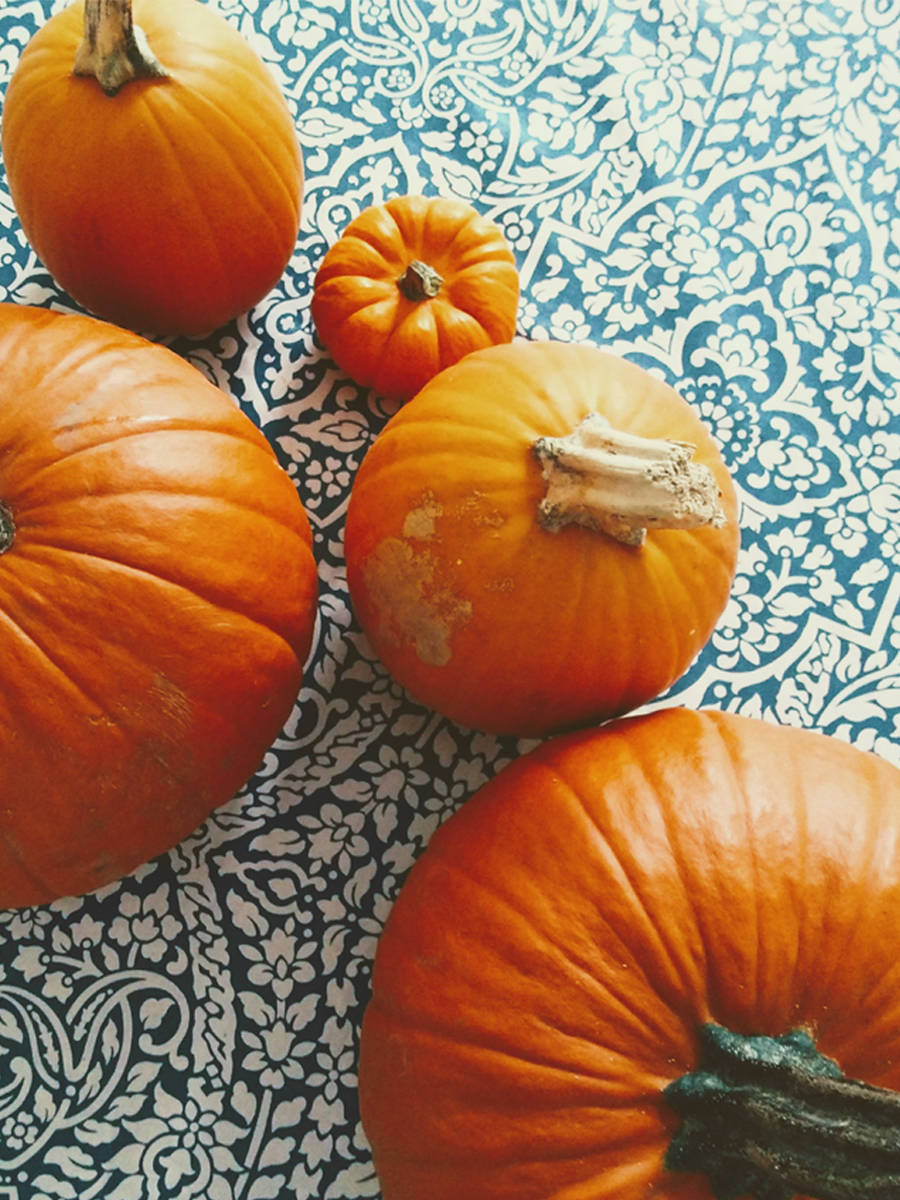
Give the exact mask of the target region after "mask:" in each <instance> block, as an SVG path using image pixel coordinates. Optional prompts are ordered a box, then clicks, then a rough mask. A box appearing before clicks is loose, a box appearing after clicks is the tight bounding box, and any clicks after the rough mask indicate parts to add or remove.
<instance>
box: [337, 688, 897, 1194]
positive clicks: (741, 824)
mask: <svg viewBox="0 0 900 1200" xmlns="http://www.w3.org/2000/svg"><path fill="white" fill-rule="evenodd" d="M898 928H900V773H898V771H897V770H896V768H894V767H892V766H891V765H889V764H888V763H886V762H884V761H881V760H879V759H877V758H876V757H874V756H873V755H869V754H865V753H863V752H862V751H859V750H856V749H854V748H853V747H851V746H849V745H847V744H845V743H843V742H839V741H837V740H836V739H829V738H826V737H824V736H822V735H819V734H813V733H809V732H805V731H800V730H794V729H783V728H778V727H776V726H773V725H769V724H767V723H765V722H762V721H758V720H754V719H751V718H742V717H735V716H728V715H724V714H720V713H715V712H700V713H695V712H689V711H686V710H678V709H672V710H664V711H660V712H657V713H654V714H652V715H650V716H643V717H632V718H628V719H625V720H622V721H618V722H613V723H612V724H610V725H608V726H606V727H605V728H604V729H602V730H599V731H598V730H592V731H588V732H581V733H577V734H570V735H567V736H565V737H562V738H558V739H555V740H551V741H550V742H547V743H545V744H544V745H542V746H541V747H540V748H539V749H538V750H536V751H534V752H532V753H531V754H529V755H527V756H525V757H523V758H522V759H520V760H518V761H516V762H515V763H514V764H512V765H511V766H509V767H507V768H506V769H504V770H503V771H502V772H501V773H500V774H499V775H498V776H497V777H495V779H494V780H493V781H491V782H490V783H489V784H487V785H486V786H485V787H484V788H483V789H482V790H481V791H480V793H479V794H477V795H476V796H475V797H473V798H472V799H471V800H470V801H468V802H467V803H466V805H465V806H464V807H463V808H462V809H461V810H460V811H459V812H458V813H457V814H456V815H454V816H453V817H451V819H450V820H449V821H448V822H447V823H446V824H445V825H444V826H443V827H442V828H441V829H440V830H439V831H438V832H437V833H436V834H435V836H434V838H433V839H432V841H431V843H430V845H429V847H428V848H427V850H426V851H425V854H424V855H423V856H422V858H421V859H420V860H419V861H418V863H417V864H416V865H415V866H414V867H413V869H412V872H411V873H410V875H409V877H408V879H407V881H406V882H405V884H404V885H403V888H402V889H401V892H400V895H399V898H398V899H397V902H396V904H395V905H394V907H393V909H392V911H391V913H390V915H389V917H388V921H387V924H386V927H385V930H384V933H383V936H382V938H381V941H380V944H379V946H378V949H377V953H376V958H375V967H374V973H373V994H372V999H371V1002H370V1003H369V1005H368V1008H367V1010H366V1013H365V1016H364V1020H363V1026H362V1040H361V1050H360V1063H359V1088H360V1101H361V1111H362V1120H363V1126H364V1128H365V1130H366V1132H367V1135H368V1137H369V1140H370V1142H371V1144H372V1148H373V1152H374V1160H375V1167H376V1170H377V1173H378V1175H379V1178H380V1180H381V1184H382V1188H383V1196H384V1200H459V1198H460V1197H466V1200H551V1198H552V1200H563V1198H565V1200H570V1198H571V1200H576V1198H577V1200H582V1198H583V1200H588V1198H590V1200H647V1197H653V1198H654V1200H712V1197H713V1196H714V1195H715V1196H716V1197H718V1198H719V1200H738V1198H741V1200H746V1198H748V1197H754V1198H755V1200H791V1198H792V1197H794V1196H795V1195H798V1196H804V1195H808V1196H811V1197H816V1198H817V1200H863V1198H865V1197H869V1198H875V1197H878V1198H879V1200H888V1198H889V1197H892V1196H896V1195H897V1194H898V1190H897V1189H898V1187H900V1133H898V1130H900V1096H898V1095H897V1094H896V1089H900V967H898V962H897V929H898ZM698 1068H699V1069H698ZM842 1077H844V1078H842ZM846 1077H849V1078H846ZM854 1078H855V1079H856V1080H862V1081H865V1084H866V1085H868V1086H863V1085H862V1084H860V1083H854V1082H852V1080H853V1079H854ZM872 1085H877V1087H878V1088H882V1089H891V1091H889V1092H887V1093H885V1092H881V1091H876V1090H874V1088H873V1086H872Z"/></svg>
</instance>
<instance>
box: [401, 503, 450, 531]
mask: <svg viewBox="0 0 900 1200" xmlns="http://www.w3.org/2000/svg"><path fill="white" fill-rule="evenodd" d="M443 511H444V510H443V509H442V508H441V506H440V504H438V502H437V500H436V499H435V498H434V493H433V492H426V493H425V495H424V496H423V497H422V502H421V504H420V505H419V507H418V508H414V509H411V510H410V512H408V513H407V514H406V520H405V521H404V522H403V536H404V537H407V538H415V539H416V541H423V542H424V541H428V539H429V538H432V537H434V523H435V521H436V520H437V518H438V517H439V516H441V515H442V514H443Z"/></svg>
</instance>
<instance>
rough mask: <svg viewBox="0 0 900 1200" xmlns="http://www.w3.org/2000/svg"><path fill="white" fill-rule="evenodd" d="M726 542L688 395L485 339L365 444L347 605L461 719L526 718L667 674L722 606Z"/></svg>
mask: <svg viewBox="0 0 900 1200" xmlns="http://www.w3.org/2000/svg"><path fill="white" fill-rule="evenodd" d="M667 526H672V527H667ZM738 542H739V535H738V522H737V503H736V498H735V492H734V488H733V485H732V483H731V480H730V477H729V474H728V471H727V469H726V467H725V465H724V463H723V461H722V458H721V456H720V454H719V452H718V450H717V448H716V446H715V444H714V442H713V440H712V438H711V437H710V435H709V433H708V432H707V431H706V429H705V428H704V426H703V424H702V423H701V421H700V420H699V419H698V418H697V416H696V415H695V413H694V412H693V411H692V409H691V408H690V406H689V405H688V404H687V403H686V402H685V401H684V400H683V399H682V398H681V397H680V396H679V395H678V394H677V393H676V392H675V391H674V390H673V389H672V388H670V387H669V386H668V385H666V384H664V383H662V382H661V381H660V380H658V379H656V378H655V377H654V376H652V375H650V374H649V373H648V372H646V371H644V370H643V369H642V368H640V367H638V366H636V365H635V364H632V363H629V362H627V361H626V360H624V359H621V358H618V357H616V356H614V355H611V354H608V353H605V352H603V351H601V350H599V349H597V348H596V347H592V346H585V345H575V344H571V343H565V344H563V343H553V342H542V343H526V342H514V343H512V344H511V345H508V346H496V347H491V348H489V349H486V350H480V351H477V352H475V353H473V354H471V355H469V356H467V357H466V358H464V359H463V360H462V361H461V362H459V363H457V364H456V365H455V366H454V367H451V368H449V369H448V370H446V371H443V372H442V373H441V374H440V375H438V376H436V377H435V378H434V379H433V380H432V381H431V383H429V384H427V385H426V386H425V387H424V388H423V389H422V391H421V392H419V394H418V395H417V396H416V397H415V399H414V400H412V401H411V402H410V403H409V404H407V405H406V406H405V407H403V408H401V409H400V410H399V411H398V412H397V413H396V414H395V415H394V416H393V417H392V418H391V419H390V420H389V421H388V422H387V424H386V425H385V427H384V429H383V430H382V432H381V433H380V434H379V436H378V437H377V438H376V440H375V442H374V443H373V445H372V447H371V448H370V450H369V452H368V454H367V455H366V457H365V459H364V460H363V463H362V465H361V467H360V470H359V472H358V474H357V476H356V479H355V481H354V485H353V489H352V493H351V498H350V504H349V511H348V514H347V523H346V533H345V551H346V559H347V580H348V585H349V589H350V594H351V598H352V601H353V606H354V610H355V612H356V615H357V617H358V619H359V622H360V624H361V625H362V628H363V630H364V631H365V633H366V634H367V636H368V639H369V641H370V642H371V644H372V646H373V648H374V650H375V652H376V654H378V655H379V657H380V658H381V660H382V661H383V663H384V664H385V665H386V667H387V668H388V670H389V671H390V672H391V674H392V675H393V676H394V678H395V679H396V680H398V681H399V682H400V683H401V684H402V685H403V686H404V687H406V688H407V689H408V690H409V691H410V692H411V693H412V694H413V695H414V696H415V697H416V698H417V699H418V700H419V701H420V702H421V703H423V704H425V705H427V706H429V707H431V708H433V709H436V710H437V711H438V712H440V713H443V714H444V715H445V716H448V717H451V718H452V719H453V720H455V721H458V722H460V723H461V724H463V725H468V726H473V727H475V728H478V729H483V730H488V731H491V732H496V733H516V734H520V735H530V736H540V735H543V734H546V733H548V732H553V731H559V730H563V729H566V728H568V727H571V726H574V725H577V724H583V723H586V722H588V721H590V720H600V719H605V718H607V717H611V716H614V715H617V714H621V713H624V712H626V711H629V710H631V709H633V708H636V707H637V706H639V705H640V704H642V703H644V702H645V701H647V700H649V699H650V698H652V697H653V696H656V695H658V694H659V693H661V692H662V691H663V690H664V689H665V688H667V687H668V686H669V685H670V684H672V683H673V682H674V681H675V680H676V679H677V678H678V677H679V676H680V675H681V674H682V673H683V672H684V671H685V670H686V669H687V667H688V666H689V665H690V663H691V661H692V660H693V659H694V657H695V656H696V655H697V653H698V652H699V650H700V649H701V648H702V646H703V645H704V643H705V642H706V640H707V639H708V638H709V636H710V633H711V631H712V629H713V627H714V625H715V623H716V621H717V619H718V617H719V615H720V614H721V612H722V609H723V608H724V606H725V603H726V601H727V599H728V594H729V590H730V587H731V581H732V578H733V575H734V569H735V562H736V556H737V550H738Z"/></svg>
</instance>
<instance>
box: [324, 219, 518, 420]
mask: <svg viewBox="0 0 900 1200" xmlns="http://www.w3.org/2000/svg"><path fill="white" fill-rule="evenodd" d="M518 302H519V276H518V272H517V270H516V265H515V259H514V258H513V254H512V251H511V249H510V248H509V245H508V244H507V242H506V239H505V238H504V236H503V233H502V231H501V230H500V229H499V227H498V226H497V225H495V224H494V223H493V222H492V221H490V220H488V219H487V218H485V217H483V216H480V215H479V214H478V213H477V212H476V210H475V209H474V208H472V206H471V205H469V204H466V203H464V202H463V201H461V200H455V199H446V198H444V197H439V196H436V197H425V196H416V195H408V196H396V197H394V198H393V199H391V200H388V201H387V203H385V204H383V205H373V206H372V207H370V208H368V209H366V210H365V211H364V212H362V213H360V215H359V216H358V217H356V218H355V219H354V220H353V221H351V222H350V224H349V225H348V226H347V228H346V229H345V230H344V232H343V234H342V235H341V237H340V238H339V240H338V241H337V242H336V243H335V244H334V245H333V246H332V247H331V248H330V249H329V250H328V252H327V253H326V255H325V257H324V259H323V261H322V264H321V266H320V267H319V270H318V271H317V273H316V279H315V285H314V288H313V298H312V317H313V321H314V323H315V325H316V329H317V331H318V334H319V337H320V338H321V340H322V342H323V343H324V345H325V347H326V348H327V350H328V351H329V353H330V354H331V357H332V358H333V359H334V361H335V363H336V364H337V366H338V367H339V368H340V369H341V370H342V371H345V372H346V373H347V374H348V375H349V376H350V378H351V379H352V380H353V381H354V382H355V383H358V384H359V385H360V386H362V387H367V388H374V390H375V391H377V392H379V393H380V394H381V395H383V396H385V397H387V398H388V399H391V400H399V401H401V402H405V401H407V400H409V399H411V397H412V396H414V395H415V394H416V392H418V391H419V390H420V389H421V388H422V387H423V386H424V385H425V384H426V383H427V382H428V381H429V380H430V379H432V378H433V377H434V376H435V375H436V374H438V372H440V371H442V370H443V369H445V368H446V367H449V366H451V365H452V364H453V363H455V362H458V361H459V360H460V359H461V358H463V357H464V356H465V355H466V354H470V353H471V352H472V351H474V350H479V349H482V348H484V347H486V346H491V345H497V344H501V343H504V342H510V341H512V338H513V336H514V334H515V329H516V316H517V311H518Z"/></svg>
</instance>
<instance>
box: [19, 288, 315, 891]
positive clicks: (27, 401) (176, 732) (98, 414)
mask: <svg viewBox="0 0 900 1200" xmlns="http://www.w3.org/2000/svg"><path fill="white" fill-rule="evenodd" d="M0 379H2V380H3V388H2V392H0V505H2V507H3V513H2V514H0V515H2V522H0V524H3V525H4V527H5V528H6V529H7V530H8V525H9V518H11V520H12V523H13V524H14V527H15V531H14V535H13V537H12V542H11V544H10V545H9V546H8V548H6V549H5V551H4V552H3V553H2V554H0V796H2V797H3V803H2V805H0V907H14V906H20V905H25V904H34V903H40V902H43V901H46V900H50V899H51V898H53V897H55V896H59V895H65V894H79V893H82V892H86V891H89V890H91V889H93V888H96V887H99V886H100V885H102V884H105V883H108V882H110V881H111V880H114V879H117V878H119V877H120V876H122V875H123V874H125V873H127V872H128V871H130V870H132V869H133V868H134V867H136V866H137V865H139V864H140V863H142V862H144V861H146V860H148V859H149V858H151V857H153V856H155V855H157V854H159V853H161V852H163V851H165V850H167V849H168V848H170V847H171V846H173V845H175V843H177V842H178V841H180V840H181V839H182V838H184V837H185V836H186V835H187V834H189V833H190V832H192V831H193V830H194V829H195V828H196V827H197V826H198V825H199V824H200V823H201V822H202V821H203V820H204V819H205V818H206V816H207V815H208V814H209V812H210V811H211V810H212V809H213V808H214V807H215V806H216V805H218V804H221V803H222V802H223V801H225V800H227V799H229V798H230V797H231V796H232V795H233V794H234V793H235V792H236V791H237V790H238V788H240V787H241V786H242V785H243V784H244V783H245V782H246V781H247V779H248V778H249V777H250V776H251V775H252V773H253V772H254V771H255V770H256V769H257V768H258V766H259V764H260V762H261V761H262V758H263V755H264V753H265V751H266V750H267V748H268V747H269V746H270V744H271V743H272V742H273V740H274V739H275V737H276V735H277V734H278V732H279V730H280V729H281V727H282V726H283V724H284V722H285V721H286V719H287V717H288V715H289V714H290V711H291V708H292V705H293V703H294V700H295V698H296V696H297V692H298V689H299V686H300V682H301V673H302V664H303V662H304V660H305V658H306V656H307V654H308V652H309V648H310V644H311V639H312V633H313V626H314V621H315V615H316V597H317V581H316V567H315V563H314V561H313V556H312V550H311V536H310V529H309V525H308V523H307V520H306V516H305V513H304V511H303V508H302V505H301V503H300V501H299V499H298V496H297V493H296V490H295V488H294V486H293V484H292V482H291V480H290V478H289V476H288V475H287V473H286V472H284V471H283V470H282V469H281V467H280V466H279V465H278V462H277V460H276V458H275V456H274V454H273V452H272V450H271V448H270V447H269V445H268V443H267V442H266V440H265V438H264V437H263V436H262V434H261V433H260V432H259V431H258V430H257V429H256V427H255V426H254V425H253V423H252V422H251V421H250V420H249V419H248V418H247V417H246V416H244V414H242V413H241V412H240V410H239V409H238V408H237V407H236V406H235V405H234V404H233V403H232V402H231V400H229V399H228V397H226V396H225V395H224V394H223V393H222V392H220V391H219V389H218V388H216V387H214V386H213V385H212V384H211V383H209V382H208V381H207V380H206V379H205V378H204V377H203V376H202V375H201V374H200V373H199V371H197V370H195V369H194V368H193V367H191V366H190V365H189V364H188V363H186V362H184V360H182V359H180V358H178V357H177V356H176V355H174V354H172V353H171V352H170V351H168V350H166V349H165V348H163V347H160V346H154V345H151V344H150V343H148V342H145V341H143V340H142V339H141V338H139V337H137V336H136V335H134V334H131V333H126V332H125V331H123V330H119V329H116V328H115V327H113V326H109V325H104V324H102V323H101V322H99V321H96V320H94V319H92V318H89V317H76V316H62V315H58V314H53V313H50V312H47V311H44V310H37V309H29V308H21V307H16V306H11V305H0Z"/></svg>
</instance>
